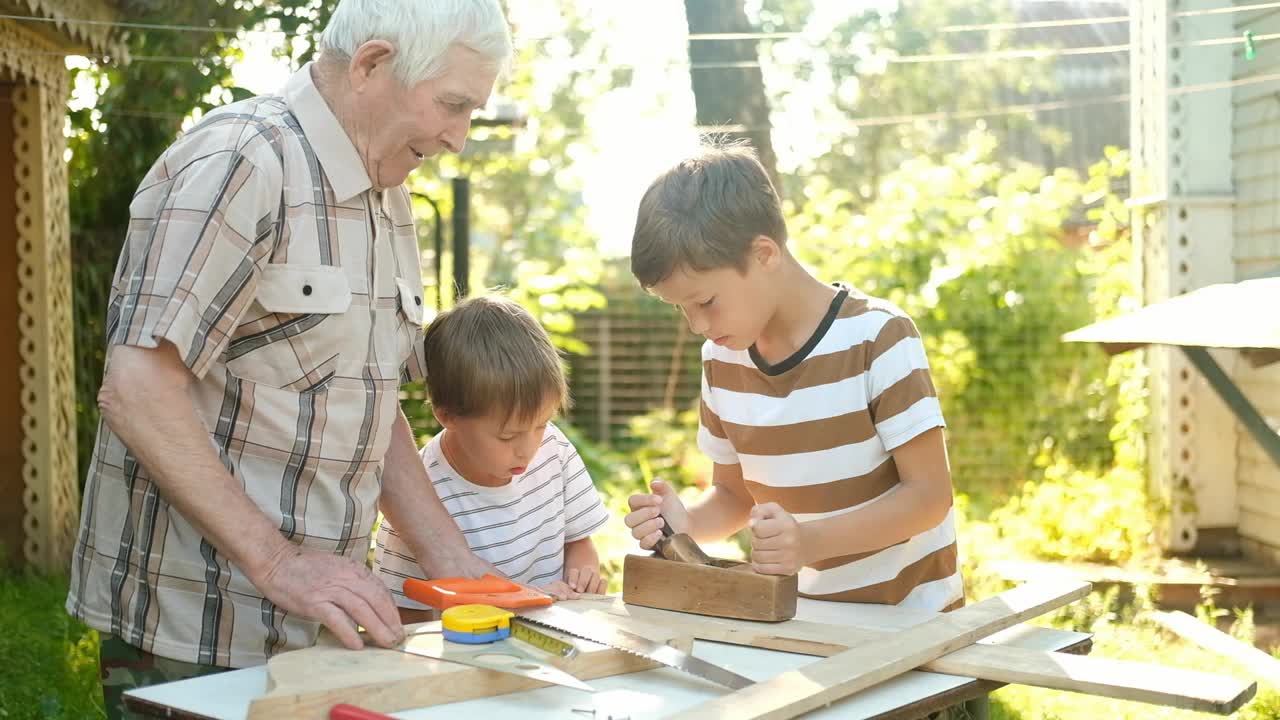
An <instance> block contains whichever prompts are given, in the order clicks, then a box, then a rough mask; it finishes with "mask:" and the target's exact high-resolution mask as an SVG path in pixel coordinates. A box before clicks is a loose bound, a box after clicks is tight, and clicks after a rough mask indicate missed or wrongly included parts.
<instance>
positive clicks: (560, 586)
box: [538, 580, 578, 600]
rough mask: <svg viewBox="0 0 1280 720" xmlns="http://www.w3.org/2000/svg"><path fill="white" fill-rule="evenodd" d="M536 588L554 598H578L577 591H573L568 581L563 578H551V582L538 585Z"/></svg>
mask: <svg viewBox="0 0 1280 720" xmlns="http://www.w3.org/2000/svg"><path fill="white" fill-rule="evenodd" d="M538 589H539V590H541V591H542V592H544V593H546V594H548V595H550V596H551V597H553V598H555V599H556V600H577V599H578V593H577V591H575V590H574V589H573V588H572V587H569V583H567V582H565V581H563V580H552V581H551V582H549V583H547V584H545V585H539V586H538Z"/></svg>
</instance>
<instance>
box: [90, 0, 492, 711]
mask: <svg viewBox="0 0 1280 720" xmlns="http://www.w3.org/2000/svg"><path fill="white" fill-rule="evenodd" d="M510 56H511V40H510V35H509V32H508V29H507V24H506V20H505V18H504V17H503V15H502V11H501V9H500V7H499V5H498V0H433V1H432V2H422V1H421V0H343V1H342V2H341V3H340V4H339V6H338V7H337V9H336V10H335V12H334V14H333V18H332V20H331V21H330V23H329V25H328V27H327V28H326V29H325V31H324V33H323V36H322V37H321V39H320V54H319V57H318V59H317V60H316V62H315V63H313V64H309V65H308V66H306V67H304V68H302V69H301V70H299V71H298V72H297V73H296V74H294V75H293V76H292V77H291V78H290V79H289V81H288V83H287V84H286V85H285V87H284V88H283V90H282V91H281V92H280V94H278V95H268V96H262V97H257V98H253V99H250V100H247V101H244V102H239V103H235V104H233V105H229V106H226V107H223V108H219V109H218V110H216V111H214V112H212V113H210V114H209V115H208V116H207V117H206V118H204V120H202V121H201V122H200V123H199V124H198V125H197V126H196V127H195V128H193V129H192V130H191V131H190V132H188V133H187V134H186V135H185V136H184V137H182V138H181V139H179V140H178V141H177V142H175V143H174V144H173V145H172V146H171V147H170V148H169V149H168V150H166V151H165V153H164V154H163V155H162V156H161V157H160V158H159V159H158V160H157V161H156V163H155V165H154V166H153V167H152V169H151V171H150V172H149V173H148V174H147V176H146V178H145V179H144V180H143V181H142V184H141V186H140V187H139V188H138V191H137V194H136V195H135V196H134V199H133V203H132V205H131V207H130V213H131V221H130V224H129V230H128V236H127V238H126V241H125V243H124V248H123V250H122V252H121V256H120V262H119V266H118V268H117V271H116V275H115V281H114V283H113V286H112V289H111V303H110V310H109V315H108V322H107V343H108V346H109V348H110V350H109V357H108V362H107V370H106V374H105V378H104V380H103V384H102V391H101V394H100V396H99V402H100V404H101V407H102V418H103V419H102V422H101V424H100V425H99V427H98V440H97V447H96V448H95V452H94V456H93V461H92V465H91V466H90V468H89V475H88V484H87V486H86V488H85V495H84V507H83V512H82V516H81V524H80V531H79V537H78V541H77V543H76V546H75V554H74V557H73V567H72V574H71V592H70V595H69V596H68V598H67V610H68V612H70V613H71V614H72V615H74V616H75V617H78V618H80V619H82V620H83V621H84V622H86V623H87V624H89V625H90V626H92V627H94V628H97V629H98V630H100V631H102V633H103V644H102V659H103V677H104V689H105V690H106V700H107V705H108V712H109V714H111V715H112V716H113V717H115V716H118V715H117V714H118V713H120V712H121V711H120V709H119V694H120V693H121V692H122V691H123V690H125V689H128V688H130V687H136V686H139V685H145V684H149V683H152V682H157V681H160V680H168V679H175V678H178V677H186V676H193V675H198V674H204V673H207V672H212V671H216V670H217V669H221V668H228V667H242V666H247V665H253V664H258V663H262V662H264V661H265V660H266V659H267V658H268V657H270V656H272V655H273V654H275V653H278V652H280V651H283V650H289V649H293V648H299V647H304V646H307V645H310V644H312V643H313V642H314V641H315V638H316V633H317V632H318V629H319V626H320V625H324V626H325V627H327V628H328V629H329V630H330V631H332V632H333V633H334V634H335V635H336V636H337V637H338V638H339V639H341V640H342V642H344V643H345V644H346V645H347V646H349V647H352V648H358V647H360V646H361V640H360V636H359V635H358V634H357V631H356V626H357V625H360V626H363V627H364V628H365V629H366V630H367V631H368V635H369V637H371V638H372V639H373V640H374V641H375V642H377V643H378V644H380V645H393V644H395V643H397V642H399V641H400V640H401V639H402V629H401V626H400V624H399V622H398V619H397V615H396V609H395V606H394V604H393V603H392V601H391V598H390V596H389V595H388V593H387V590H386V588H385V586H384V585H383V584H382V583H381V582H379V581H378V580H377V579H376V578H375V577H374V576H373V575H372V574H371V573H370V572H369V571H368V570H367V569H366V567H365V565H364V558H365V555H366V552H367V550H368V548H369V536H370V532H371V530H372V526H373V523H374V520H375V518H376V515H377V511H378V508H379V504H381V507H382V508H383V510H384V511H385V512H386V514H387V515H388V517H390V518H391V520H392V521H393V522H394V524H395V527H396V528H397V529H399V530H400V532H401V535H402V536H406V539H408V540H409V542H410V543H411V545H412V549H413V551H414V553H415V554H416V555H417V557H419V558H421V562H422V565H423V569H424V570H425V571H426V572H427V573H428V574H429V576H433V577H445V576H456V575H478V574H479V573H481V572H484V571H488V570H491V566H488V565H487V564H486V563H484V562H483V561H482V560H480V559H479V558H477V557H476V556H475V555H473V554H472V553H471V552H470V550H469V549H468V548H467V544H466V542H465V540H464V538H463V537H462V535H461V533H460V532H459V531H458V529H457V527H456V526H455V525H454V524H453V522H452V520H451V519H450V517H449V515H448V514H447V513H446V511H445V510H444V508H443V506H442V505H441V504H440V500H439V498H438V497H436V495H435V493H434V491H433V490H432V488H431V484H430V482H428V480H427V477H426V474H425V471H424V469H423V467H422V463H421V462H420V461H419V460H418V455H417V450H416V447H415V443H414V438H413V435H412V433H411V431H410V428H409V424H408V421H407V420H406V419H405V417H404V415H403V414H402V413H401V412H400V409H399V404H398V400H397V393H398V389H399V386H400V385H401V384H402V383H403V382H405V381H408V380H413V379H418V378H421V377H422V376H423V367H422V356H421V324H422V317H423V315H422V313H423V302H422V276H421V269H420V267H419V257H418V246H417V240H416V237H415V234H414V226H413V217H412V214H411V209H410V204H409V195H408V192H407V191H406V190H405V188H404V186H403V185H402V183H403V182H404V180H405V178H406V177H407V176H408V174H409V173H410V172H411V171H412V170H413V169H414V168H416V167H417V166H418V165H419V164H420V163H421V162H422V160H423V159H424V158H426V157H429V156H432V155H435V154H436V153H438V152H440V151H442V150H447V151H451V152H459V151H461V150H462V146H463V143H464V141H465V138H466V134H467V131H468V129H469V127H470V121H471V115H472V111H474V110H475V109H476V108H478V107H480V106H481V105H483V104H484V103H485V102H486V101H487V99H488V97H489V95H490V92H491V91H492V89H493V84H494V82H495V78H496V77H497V75H498V74H499V72H500V71H501V70H502V68H503V66H504V65H505V64H506V63H508V62H509V60H510Z"/></svg>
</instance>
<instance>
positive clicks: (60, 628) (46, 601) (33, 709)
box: [0, 571, 106, 720]
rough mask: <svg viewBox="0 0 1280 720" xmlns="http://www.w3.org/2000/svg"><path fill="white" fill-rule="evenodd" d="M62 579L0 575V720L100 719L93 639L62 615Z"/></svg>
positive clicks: (95, 637)
mask: <svg viewBox="0 0 1280 720" xmlns="http://www.w3.org/2000/svg"><path fill="white" fill-rule="evenodd" d="M66 596H67V581H66V579H65V578H58V577H45V576H40V575H33V574H28V573H20V572H12V571H0V658H3V662H0V719H3V720H26V719H27V718H31V719H33V720H34V719H35V718H40V719H41V720H46V719H47V720H63V719H65V720H86V719H89V718H104V717H106V713H105V712H104V711H103V709H102V691H101V689H100V686H99V683H98V634H97V632H95V631H93V630H90V629H89V628H87V627H85V626H84V625H83V624H81V623H80V622H78V621H76V620H73V619H71V618H70V617H68V616H67V614H66V612H65V611H64V610H63V609H62V603H63V600H64V599H65V598H66Z"/></svg>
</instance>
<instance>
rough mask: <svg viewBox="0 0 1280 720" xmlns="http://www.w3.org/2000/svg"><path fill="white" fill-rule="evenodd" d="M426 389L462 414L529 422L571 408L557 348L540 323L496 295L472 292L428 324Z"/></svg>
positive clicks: (437, 404) (434, 401)
mask: <svg viewBox="0 0 1280 720" xmlns="http://www.w3.org/2000/svg"><path fill="white" fill-rule="evenodd" d="M423 342H424V343H425V348H426V362H427V395H428V397H429V398H430V400H431V405H432V407H434V408H436V409H437V410H444V411H446V412H448V413H450V414H452V415H457V416H459V417H481V416H484V415H490V414H494V415H499V416H503V417H504V418H505V420H506V421H510V420H511V419H513V418H514V419H518V420H529V419H533V418H535V417H537V415H538V414H539V413H541V412H543V411H544V410H546V409H547V406H548V405H550V404H552V403H554V404H555V405H556V409H557V410H566V409H568V407H569V387H568V385H567V384H566V383H565V379H564V368H563V366H562V365H561V363H560V354H559V352H557V351H556V348H555V346H554V345H552V344H551V338H550V337H549V336H548V335H547V331H546V330H544V329H543V327H542V325H540V324H539V323H538V321H537V320H536V319H535V318H534V317H533V316H532V315H530V314H529V311H527V310H525V309H524V308H523V307H521V306H520V305H519V304H517V303H516V302H514V301H512V300H510V299H508V298H505V297H501V296H498V295H482V296H477V297H473V298H469V299H467V300H464V301H463V302H461V303H459V304H458V305H457V306H455V307H453V308H452V309H450V310H446V311H444V312H442V313H440V314H439V315H437V316H436V318H435V319H434V320H432V321H431V325H430V326H428V327H427V333H426V339H425V340H424V341H423Z"/></svg>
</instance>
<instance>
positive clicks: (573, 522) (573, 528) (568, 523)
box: [554, 428, 609, 543]
mask: <svg viewBox="0 0 1280 720" xmlns="http://www.w3.org/2000/svg"><path fill="white" fill-rule="evenodd" d="M554 432H555V434H556V440H555V441H556V442H557V443H559V444H560V465H561V476H562V477H563V478H564V541H565V542H566V543H571V542H573V541H575V540H581V539H583V538H586V537H590V536H591V534H592V533H594V532H595V531H596V530H599V529H600V528H601V526H603V525H604V524H605V523H606V522H608V520H609V511H608V510H606V509H605V507H604V503H603V502H602V501H601V500H600V493H598V492H596V487H595V484H594V483H593V482H592V481H591V474H590V473H588V472H587V466H586V464H584V463H583V462H582V456H580V455H578V449H577V448H575V447H574V446H573V443H571V442H569V440H568V439H567V438H565V436H564V434H563V433H561V432H560V430H559V428H556V429H555V430H554Z"/></svg>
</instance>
